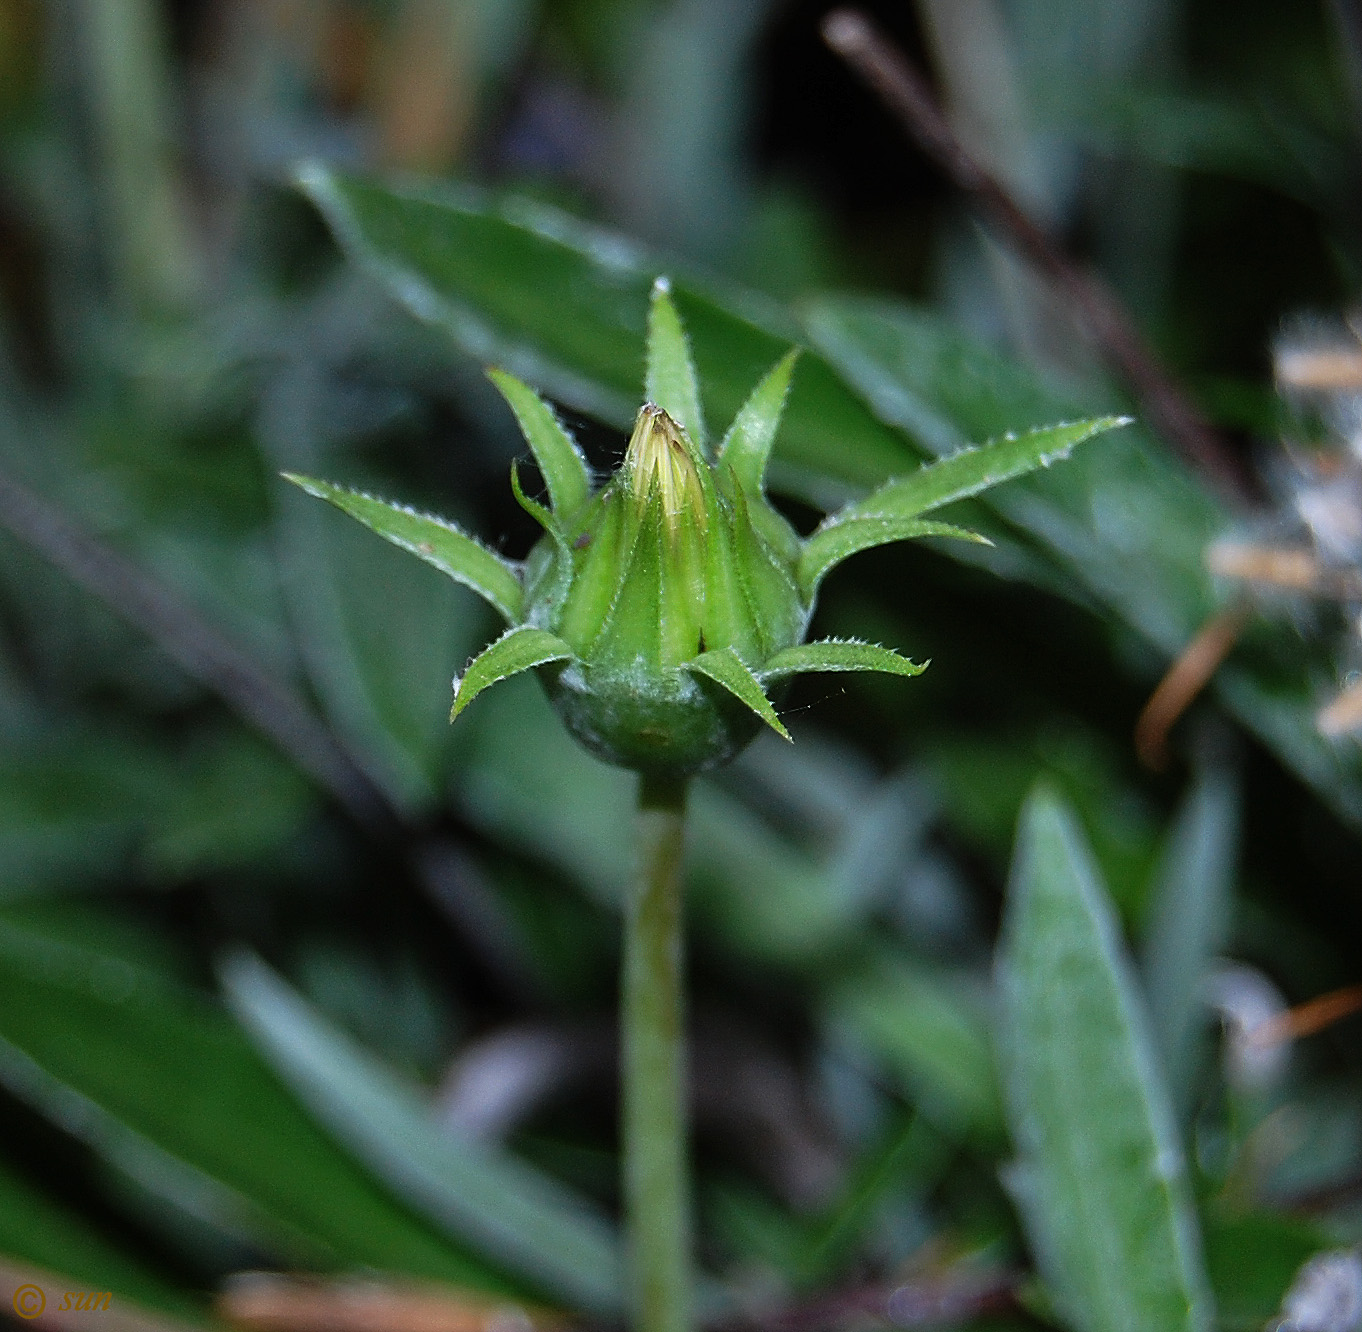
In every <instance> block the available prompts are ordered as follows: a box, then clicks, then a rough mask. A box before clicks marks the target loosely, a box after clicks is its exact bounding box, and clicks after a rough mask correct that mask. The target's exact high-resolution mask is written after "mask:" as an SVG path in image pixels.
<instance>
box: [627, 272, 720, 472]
mask: <svg viewBox="0 0 1362 1332" xmlns="http://www.w3.org/2000/svg"><path fill="white" fill-rule="evenodd" d="M671 291H672V288H671V283H669V282H668V281H667V279H666V278H658V280H657V281H656V282H654V283H653V299H652V304H651V305H650V306H649V307H648V369H647V375H646V377H645V379H644V384H643V392H644V396H645V397H646V398H647V399H648V401H649V402H651V403H654V404H655V405H656V406H658V407H661V408H662V410H663V411H665V412H666V413H667V415H668V416H670V417H671V418H672V420H673V421H676V422H677V423H678V424H679V425H681V426H682V427H683V428H684V429H685V431H686V433H687V434H688V435H689V436H690V438H691V443H693V444H694V445H695V447H696V448H698V449H699V450H700V451H701V452H702V453H705V452H707V451H708V447H709V446H708V443H707V440H706V436H705V418H704V416H703V414H702V413H701V410H700V381H699V379H698V378H697V377H696V374H695V362H694V360H693V359H692V358H691V354H690V341H689V339H688V338H687V337H686V330H685V329H684V328H683V327H682V325H681V317H680V316H679V315H678V314H677V313H676V306H675V305H673V304H672V297H671Z"/></svg>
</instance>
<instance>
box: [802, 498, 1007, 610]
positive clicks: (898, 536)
mask: <svg viewBox="0 0 1362 1332" xmlns="http://www.w3.org/2000/svg"><path fill="white" fill-rule="evenodd" d="M917 537H953V538H955V539H956V540H958V541H973V542H975V543H976V544H978V545H981V546H991V545H992V544H993V543H992V542H991V541H990V540H989V539H988V537H986V536H980V535H979V533H978V532H970V531H967V530H966V529H965V528H963V527H956V526H954V525H953V524H952V523H936V522H932V521H931V520H929V519H924V518H891V517H878V516H870V517H865V518H858V517H849V518H844V517H842V516H841V515H840V514H839V515H837V516H836V517H833V518H829V519H827V520H826V521H825V522H824V523H823V524H822V525H821V526H820V527H819V528H817V529H816V530H815V531H814V532H813V534H812V535H811V536H810V537H809V539H808V540H807V541H805V543H804V549H803V551H802V552H801V553H800V556H799V590H800V592H801V593H802V594H803V596H804V599H805V601H811V600H812V599H813V596H814V594H815V593H816V592H817V591H818V585H819V583H821V582H822V581H823V579H824V578H825V577H826V576H827V575H828V573H829V572H830V571H831V570H833V569H835V568H836V567H837V565H839V564H841V563H842V561H843V560H846V559H850V558H851V556H853V555H856V554H859V553H860V552H861V551H863V550H871V549H873V548H874V547H876V546H887V545H889V543H890V542H892V541H911V540H913V539H915V538H917Z"/></svg>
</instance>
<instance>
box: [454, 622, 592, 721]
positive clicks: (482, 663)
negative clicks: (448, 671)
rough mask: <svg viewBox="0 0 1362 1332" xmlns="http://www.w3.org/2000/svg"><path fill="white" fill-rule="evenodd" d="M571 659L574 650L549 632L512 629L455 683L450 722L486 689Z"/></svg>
mask: <svg viewBox="0 0 1362 1332" xmlns="http://www.w3.org/2000/svg"><path fill="white" fill-rule="evenodd" d="M571 656H572V649H571V648H570V647H569V646H568V645H567V644H566V643H564V642H563V640H562V639H561V638H559V637H558V636H557V635H556V634H551V633H549V632H548V630H547V629H536V628H534V627H533V626H532V625H528V624H522V625H518V626H517V627H516V628H514V629H508V630H507V631H506V632H505V633H504V634H502V636H501V637H500V638H498V639H497V641H496V642H495V643H492V644H490V645H489V646H487V647H485V648H483V650H482V651H481V652H480V653H478V655H477V656H476V657H474V658H473V660H472V661H471V662H469V664H468V669H467V670H466V671H464V673H463V675H462V677H461V678H460V679H458V680H457V681H456V682H455V685H454V706H453V708H452V709H451V710H450V713H449V720H450V721H453V720H454V718H455V717H457V716H458V715H459V713H461V712H462V711H463V710H464V709H465V708H466V707H467V706H468V705H469V704H470V703H471V702H472V701H473V700H474V699H475V698H476V697H477V696H478V695H479V694H480V693H482V691H483V690H484V689H486V688H487V687H488V686H489V685H494V684H496V683H497V681H498V680H505V679H508V678H509V677H510V676H512V675H519V674H520V672H521V671H528V670H529V669H530V668H531V667H534V666H544V665H546V664H547V663H548V662H551V661H566V660H567V659H568V658H570V657H571Z"/></svg>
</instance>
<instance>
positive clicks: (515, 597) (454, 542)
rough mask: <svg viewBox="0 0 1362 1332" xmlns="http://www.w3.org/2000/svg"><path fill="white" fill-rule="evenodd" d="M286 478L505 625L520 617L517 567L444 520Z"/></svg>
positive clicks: (306, 478) (320, 484) (314, 482)
mask: <svg viewBox="0 0 1362 1332" xmlns="http://www.w3.org/2000/svg"><path fill="white" fill-rule="evenodd" d="M284 479H285V480H287V481H292V482H293V484H294V485H295V486H301V487H302V489H304V490H305V491H307V493H308V494H309V495H315V496H317V498H318V499H324V500H327V501H328V502H329V503H331V504H334V505H335V506H336V508H338V509H342V510H344V512H346V513H348V514H349V515H350V516H351V517H352V518H358V519H359V521H360V522H362V523H363V524H364V525H365V527H367V528H369V529H370V530H371V531H374V532H377V533H378V535H379V536H381V537H383V539H384V540H385V541H391V542H392V543H393V545H394V546H400V547H401V548H402V549H403V550H405V551H408V552H410V553H411V554H412V555H415V556H416V557H417V558H418V559H422V560H425V562H426V563H427V564H433V565H434V566H435V567H436V568H437V569H438V570H439V571H440V572H441V573H443V574H448V575H449V577H450V578H452V579H453V580H454V581H455V582H456V583H462V584H463V585H464V586H465V587H469V588H472V589H473V591H474V592H476V593H477V594H478V595H479V596H480V597H482V598H483V599H484V600H485V601H487V602H489V603H490V604H491V606H492V607H493V609H495V610H496V611H497V612H498V613H499V614H500V615H501V616H502V618H503V619H505V620H506V621H507V622H508V623H510V624H514V623H515V622H516V621H517V620H518V619H519V618H520V612H521V608H522V606H523V604H524V595H523V593H522V591H521V587H520V576H519V566H518V565H516V564H514V563H512V562H511V561H510V560H507V559H504V558H503V557H502V556H500V555H498V554H497V553H496V551H494V550H489V549H488V548H487V547H486V546H484V545H483V544H482V542H481V541H478V540H477V539H476V538H475V537H471V536H469V535H468V533H467V532H465V531H463V530H462V529H461V528H459V527H456V526H455V525H454V524H453V523H451V522H449V521H448V520H447V519H445V518H436V517H435V516H434V515H433V514H427V513H417V512H416V510H415V509H408V508H406V507H405V506H404V505H401V504H390V503H389V502H388V501H387V500H381V499H375V498H374V497H373V496H372V495H365V494H361V493H360V492H359V491H357V490H346V489H345V488H344V487H342V486H333V485H332V484H331V483H330V482H329V481H318V480H316V479H314V478H313V477H310V476H297V475H295V474H294V473H292V472H285V473H284Z"/></svg>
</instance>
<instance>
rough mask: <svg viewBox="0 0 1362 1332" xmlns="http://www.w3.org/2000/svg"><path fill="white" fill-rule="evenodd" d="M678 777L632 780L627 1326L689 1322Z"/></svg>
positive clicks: (626, 1049)
mask: <svg viewBox="0 0 1362 1332" xmlns="http://www.w3.org/2000/svg"><path fill="white" fill-rule="evenodd" d="M685 813H686V784H685V782H666V781H660V780H657V779H652V778H648V777H644V778H642V779H641V780H640V785H639V813H638V836H639V874H638V882H637V884H636V885H635V888H634V892H633V895H632V896H631V898H630V901H629V904H628V910H627V912H626V916H625V936H624V994H623V1010H624V1011H623V1058H624V1065H623V1077H624V1107H623V1137H624V1197H625V1206H626V1210H627V1216H628V1229H629V1245H630V1258H631V1264H632V1282H633V1284H632V1305H633V1313H634V1320H633V1326H634V1332H689V1328H690V1323H691V1310H690V1302H691V1270H690V1193H689V1185H688V1179H687V1166H686V1112H685V1101H686V1096H685V1041H684V1034H683V1013H682V1009H683V1005H682V995H681V987H682V951H683V950H682V906H681V852H682V837H683V830H684V825H685Z"/></svg>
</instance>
